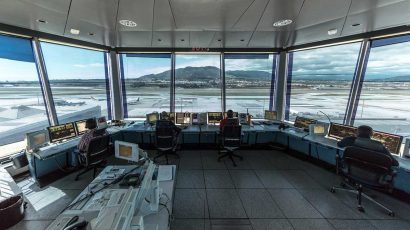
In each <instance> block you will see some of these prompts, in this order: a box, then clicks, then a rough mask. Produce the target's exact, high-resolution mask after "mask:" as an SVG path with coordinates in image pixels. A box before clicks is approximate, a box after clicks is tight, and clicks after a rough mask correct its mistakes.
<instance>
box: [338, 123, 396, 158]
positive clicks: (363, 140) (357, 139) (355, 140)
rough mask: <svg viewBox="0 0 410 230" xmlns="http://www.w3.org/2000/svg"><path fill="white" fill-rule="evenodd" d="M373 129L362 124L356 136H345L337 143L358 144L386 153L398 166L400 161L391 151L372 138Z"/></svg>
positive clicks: (343, 145)
mask: <svg viewBox="0 0 410 230" xmlns="http://www.w3.org/2000/svg"><path fill="white" fill-rule="evenodd" d="M372 135H373V129H372V128H371V127H370V126H367V125H361V126H359V127H358V128H357V134H356V136H350V137H345V138H343V139H342V140H341V141H339V142H338V143H337V146H339V147H342V148H343V147H348V146H356V147H360V148H365V149H369V150H373V151H376V152H380V153H384V154H386V155H388V156H390V158H391V159H392V162H393V166H398V165H399V162H398V161H397V160H396V159H395V158H394V157H393V156H392V155H391V153H390V151H389V150H388V149H387V148H386V147H385V146H384V145H383V144H382V143H381V142H379V141H376V140H372V139H371V137H372Z"/></svg>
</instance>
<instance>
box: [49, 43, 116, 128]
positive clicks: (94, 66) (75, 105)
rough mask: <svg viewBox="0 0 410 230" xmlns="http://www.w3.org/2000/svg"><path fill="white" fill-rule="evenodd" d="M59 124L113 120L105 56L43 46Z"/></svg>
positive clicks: (85, 50) (87, 51) (66, 48)
mask: <svg viewBox="0 0 410 230" xmlns="http://www.w3.org/2000/svg"><path fill="white" fill-rule="evenodd" d="M41 48H42V51H43V55H44V60H45V64H46V69H47V73H48V78H49V81H50V85H51V91H52V93H53V98H54V104H55V108H56V111H57V117H58V122H59V123H60V124H61V123H66V122H71V121H76V120H80V119H86V118H90V117H100V116H106V117H110V109H109V107H110V106H109V104H110V103H109V100H108V99H109V93H108V90H109V89H108V77H107V71H106V67H105V66H106V60H105V53H104V52H99V51H93V50H87V49H80V48H74V47H69V46H63V45H56V44H51V43H45V42H42V43H41Z"/></svg>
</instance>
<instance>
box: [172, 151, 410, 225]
mask: <svg viewBox="0 0 410 230" xmlns="http://www.w3.org/2000/svg"><path fill="white" fill-rule="evenodd" d="M238 153H240V154H241V155H243V156H244V161H239V160H238V161H237V163H238V167H236V168H235V167H232V163H231V162H230V161H229V160H225V161H223V162H218V161H217V160H216V159H217V152H216V151H211V150H192V151H181V152H180V156H181V158H180V159H179V160H173V163H174V164H176V165H177V166H178V171H177V183H176V189H175V199H174V207H173V214H174V221H173V223H172V228H171V229H173V230H197V229H198V230H211V229H212V230H222V229H226V230H231V229H235V230H242V229H244V230H245V229H246V230H248V229H249V230H274V229H297V230H298V229H303V230H309V229H315V230H316V229H343V230H344V229H383V230H385V229H395V230H396V229H410V205H409V204H406V203H403V202H400V201H398V200H396V199H394V198H392V197H389V196H386V195H384V194H380V193H376V192H371V193H370V194H372V195H373V196H375V197H376V200H378V201H381V202H384V203H385V204H386V205H389V207H391V208H392V209H393V210H394V211H395V212H396V217H395V218H392V217H390V216H388V215H387V214H386V213H385V212H384V211H383V210H381V209H380V208H378V207H377V206H375V205H373V204H371V203H369V202H368V201H366V200H364V201H363V206H364V207H365V209H366V212H365V213H360V212H358V211H357V210H356V208H355V205H356V203H355V201H356V200H355V197H354V195H353V194H348V193H342V192H337V193H336V194H332V193H330V192H329V188H330V186H331V185H337V184H339V182H340V179H339V178H338V177H337V176H336V175H335V174H334V173H332V172H329V171H326V170H324V169H322V168H320V167H318V166H315V165H313V164H311V163H309V162H306V161H302V160H299V159H297V158H294V157H292V156H289V155H287V154H285V153H282V152H277V151H268V150H241V151H238Z"/></svg>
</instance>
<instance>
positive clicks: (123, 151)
mask: <svg viewBox="0 0 410 230" xmlns="http://www.w3.org/2000/svg"><path fill="white" fill-rule="evenodd" d="M115 157H116V158H120V159H124V160H128V161H134V162H137V161H138V160H139V158H138V157H139V155H138V145H137V144H134V143H128V142H124V141H116V142H115Z"/></svg>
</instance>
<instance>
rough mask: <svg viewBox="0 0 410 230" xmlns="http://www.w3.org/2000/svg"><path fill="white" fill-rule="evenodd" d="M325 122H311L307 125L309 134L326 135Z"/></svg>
mask: <svg viewBox="0 0 410 230" xmlns="http://www.w3.org/2000/svg"><path fill="white" fill-rule="evenodd" d="M326 127H327V125H326V124H313V125H310V126H309V134H311V135H317V136H325V135H326Z"/></svg>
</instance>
